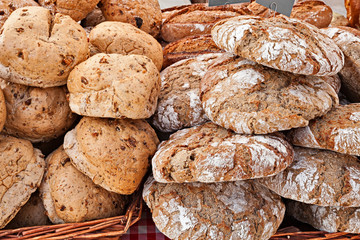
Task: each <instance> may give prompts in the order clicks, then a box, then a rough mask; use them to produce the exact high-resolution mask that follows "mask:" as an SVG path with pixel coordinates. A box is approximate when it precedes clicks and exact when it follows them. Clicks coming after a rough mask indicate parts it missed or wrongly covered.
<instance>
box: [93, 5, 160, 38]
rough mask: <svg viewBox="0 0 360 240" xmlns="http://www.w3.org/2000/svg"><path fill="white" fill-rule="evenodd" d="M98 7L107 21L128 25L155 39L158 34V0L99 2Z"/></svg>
mask: <svg viewBox="0 0 360 240" xmlns="http://www.w3.org/2000/svg"><path fill="white" fill-rule="evenodd" d="M99 6H100V8H101V11H102V12H103V14H104V16H105V19H106V20H107V21H118V22H125V23H130V24H131V25H133V26H135V27H137V28H140V29H141V30H143V31H144V32H147V33H149V34H150V35H151V36H153V37H155V38H156V37H158V35H159V33H160V27H161V9H160V4H159V2H158V0H101V1H100V5H99Z"/></svg>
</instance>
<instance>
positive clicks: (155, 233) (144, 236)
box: [121, 204, 170, 240]
mask: <svg viewBox="0 0 360 240" xmlns="http://www.w3.org/2000/svg"><path fill="white" fill-rule="evenodd" d="M121 240H170V239H169V238H167V237H166V236H164V234H162V233H161V232H160V231H159V230H158V229H157V228H156V226H155V223H154V222H153V220H152V218H151V212H150V209H149V208H148V207H147V206H146V204H144V208H143V212H142V215H141V219H140V220H139V221H138V222H137V223H136V224H134V225H133V226H131V227H130V229H129V230H128V231H127V232H126V234H124V235H123V236H122V237H121Z"/></svg>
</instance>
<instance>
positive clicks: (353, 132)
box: [331, 128, 360, 155]
mask: <svg viewBox="0 0 360 240" xmlns="http://www.w3.org/2000/svg"><path fill="white" fill-rule="evenodd" d="M331 135H333V136H335V137H334V150H335V151H341V152H348V151H349V150H348V149H354V150H355V149H358V151H356V155H359V154H360V151H359V149H360V128H345V129H339V128H334V129H333V130H332V132H331Z"/></svg>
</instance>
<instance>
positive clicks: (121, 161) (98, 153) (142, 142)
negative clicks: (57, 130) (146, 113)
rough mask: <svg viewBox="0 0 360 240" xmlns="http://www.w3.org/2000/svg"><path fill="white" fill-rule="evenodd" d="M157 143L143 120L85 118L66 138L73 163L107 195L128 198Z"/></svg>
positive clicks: (150, 129)
mask: <svg viewBox="0 0 360 240" xmlns="http://www.w3.org/2000/svg"><path fill="white" fill-rule="evenodd" d="M158 144H159V140H158V138H157V136H156V134H155V131H154V130H153V129H152V128H151V126H150V125H149V124H148V123H147V122H146V121H145V120H132V119H115V120H110V119H100V118H89V117H84V118H82V119H81V120H80V122H79V124H78V125H77V126H76V128H75V129H73V130H72V131H70V132H68V133H67V134H66V135H65V140H64V149H65V152H66V153H67V155H69V157H70V158H71V161H72V163H73V164H74V165H75V166H76V168H77V169H79V170H80V171H81V172H83V173H84V174H85V175H87V176H88V177H90V178H91V179H92V180H93V182H94V183H95V184H97V185H100V186H101V187H103V188H105V189H106V190H108V191H112V192H116V193H119V194H131V193H133V192H134V191H135V190H136V188H137V187H138V186H139V184H140V182H141V180H142V178H143V177H144V175H145V173H146V172H147V169H148V167H149V159H150V157H151V156H152V155H154V153H155V151H156V147H157V145H158Z"/></svg>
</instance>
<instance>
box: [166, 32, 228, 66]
mask: <svg viewBox="0 0 360 240" xmlns="http://www.w3.org/2000/svg"><path fill="white" fill-rule="evenodd" d="M219 52H223V50H221V49H220V48H218V47H217V46H216V44H215V43H214V41H213V40H212V38H211V35H209V34H208V35H197V36H190V37H185V38H182V39H180V40H177V41H175V42H172V43H170V44H168V45H166V47H165V48H164V50H163V54H164V64H163V67H164V68H166V67H168V66H170V65H171V64H173V63H175V62H178V61H180V60H183V59H187V58H194V57H197V56H199V55H203V54H208V53H219Z"/></svg>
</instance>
